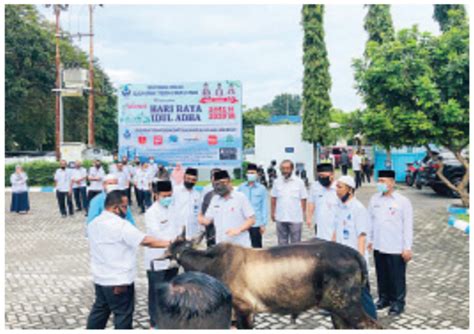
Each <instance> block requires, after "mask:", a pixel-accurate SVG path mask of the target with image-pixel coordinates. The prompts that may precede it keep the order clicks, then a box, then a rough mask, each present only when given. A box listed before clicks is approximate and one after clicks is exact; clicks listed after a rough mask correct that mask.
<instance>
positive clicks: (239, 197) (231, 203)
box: [199, 170, 255, 247]
mask: <svg viewBox="0 0 474 334" xmlns="http://www.w3.org/2000/svg"><path fill="white" fill-rule="evenodd" d="M214 177H215V180H216V189H215V192H216V194H217V196H214V197H213V198H212V200H211V203H210V204H209V208H208V209H207V211H206V214H205V216H200V219H199V223H200V224H202V225H209V224H211V223H212V222H214V226H215V227H216V243H217V244H218V243H221V242H230V243H233V244H237V245H240V246H243V247H250V246H251V243H250V234H249V232H248V230H249V229H250V228H251V227H252V225H253V224H255V211H254V210H253V208H252V205H251V204H250V202H249V201H248V199H247V197H245V195H244V194H242V193H240V192H238V191H234V190H233V187H232V184H231V182H230V176H229V173H227V171H225V170H221V171H219V172H217V173H216V174H215V176H214Z"/></svg>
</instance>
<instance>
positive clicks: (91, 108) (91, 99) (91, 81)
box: [88, 5, 95, 146]
mask: <svg viewBox="0 0 474 334" xmlns="http://www.w3.org/2000/svg"><path fill="white" fill-rule="evenodd" d="M93 12H94V5H89V33H90V39H89V42H90V45H89V49H90V50H89V85H90V91H89V115H88V120H89V138H88V143H89V146H94V145H95V139H94V137H95V136H94V33H93V20H92V19H93Z"/></svg>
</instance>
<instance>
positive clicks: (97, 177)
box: [87, 160, 105, 203]
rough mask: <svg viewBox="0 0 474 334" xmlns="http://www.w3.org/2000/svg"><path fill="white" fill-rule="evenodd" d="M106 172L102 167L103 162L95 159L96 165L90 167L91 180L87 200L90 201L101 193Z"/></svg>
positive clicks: (89, 175) (89, 176)
mask: <svg viewBox="0 0 474 334" xmlns="http://www.w3.org/2000/svg"><path fill="white" fill-rule="evenodd" d="M104 177H105V172H104V169H103V168H102V164H101V163H100V161H99V160H95V161H94V166H91V168H89V174H88V177H87V179H88V180H89V182H90V185H89V188H88V193H87V202H88V203H90V202H91V201H92V199H93V198H94V197H95V196H97V195H98V194H100V193H101V192H102V191H103V190H104V188H103V186H102V182H104Z"/></svg>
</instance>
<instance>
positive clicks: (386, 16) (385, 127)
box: [353, 5, 400, 166]
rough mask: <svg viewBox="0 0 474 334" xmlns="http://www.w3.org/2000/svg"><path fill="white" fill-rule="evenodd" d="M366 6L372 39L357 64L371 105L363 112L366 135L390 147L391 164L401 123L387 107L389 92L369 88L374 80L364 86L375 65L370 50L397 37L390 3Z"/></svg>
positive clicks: (361, 87) (367, 27)
mask: <svg viewBox="0 0 474 334" xmlns="http://www.w3.org/2000/svg"><path fill="white" fill-rule="evenodd" d="M365 7H367V8H368V10H367V15H366V16H365V19H364V29H365V30H366V31H367V34H368V39H367V43H366V46H365V51H364V57H363V58H362V59H356V60H355V61H354V64H353V66H354V68H355V79H356V82H357V88H358V92H359V93H360V94H361V95H362V96H363V100H364V102H365V104H366V106H367V108H366V110H365V111H364V112H363V113H362V114H361V116H362V123H363V125H364V129H365V131H364V134H365V136H366V138H367V139H369V140H370V141H372V142H374V143H376V144H379V145H381V146H382V147H384V148H385V150H386V151H387V165H389V166H391V160H392V159H391V147H392V146H398V145H400V144H399V143H397V139H398V133H397V125H396V124H394V121H395V119H393V118H390V117H389V115H388V110H386V109H385V108H386V107H388V108H390V105H389V104H388V105H387V103H385V101H383V99H382V96H383V95H387V94H385V93H386V92H383V91H382V90H381V89H379V90H376V89H374V90H369V89H367V88H368V86H370V88H372V84H369V85H368V86H364V85H363V84H362V83H363V82H364V78H362V75H363V74H364V73H366V71H367V70H368V69H370V68H373V67H374V66H375V65H374V64H373V60H372V59H371V55H370V50H372V49H374V48H377V47H379V46H380V45H383V44H384V43H387V42H390V41H393V39H394V34H395V32H394V29H393V23H392V17H391V15H390V5H366V6H365ZM373 88H377V87H373ZM379 88H381V87H379Z"/></svg>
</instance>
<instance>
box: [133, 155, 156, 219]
mask: <svg viewBox="0 0 474 334" xmlns="http://www.w3.org/2000/svg"><path fill="white" fill-rule="evenodd" d="M149 169H150V167H149V166H148V163H147V162H143V163H142V164H141V166H140V168H139V169H137V172H136V173H135V186H136V187H137V190H138V200H139V203H138V206H139V207H140V208H141V212H142V213H145V210H146V209H148V208H149V207H150V206H151V181H152V180H153V173H150V170H149Z"/></svg>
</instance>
